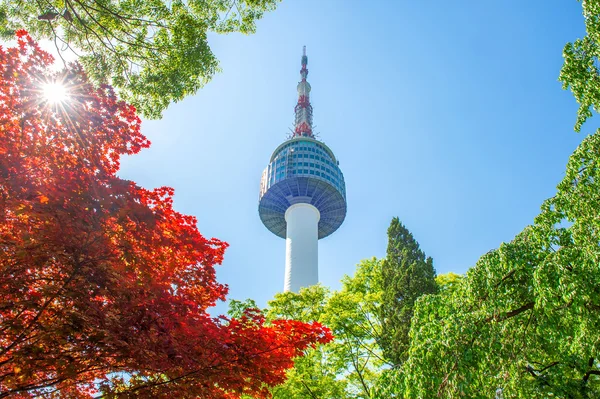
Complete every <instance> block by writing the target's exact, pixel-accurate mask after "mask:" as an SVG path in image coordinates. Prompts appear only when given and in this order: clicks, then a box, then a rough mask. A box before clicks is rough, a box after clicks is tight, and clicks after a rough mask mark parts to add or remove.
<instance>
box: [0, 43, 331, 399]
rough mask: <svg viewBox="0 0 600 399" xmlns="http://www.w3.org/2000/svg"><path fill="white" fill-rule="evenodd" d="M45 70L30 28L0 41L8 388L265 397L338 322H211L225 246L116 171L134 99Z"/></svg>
mask: <svg viewBox="0 0 600 399" xmlns="http://www.w3.org/2000/svg"><path fill="white" fill-rule="evenodd" d="M50 64H51V57H50V56H49V55H48V54H47V53H45V52H43V51H41V50H40V49H39V47H38V46H37V44H36V43H35V42H34V41H33V40H32V39H31V38H30V37H29V36H28V35H27V34H26V33H25V32H18V45H17V47H14V48H8V49H4V48H2V47H0V398H4V397H9V396H13V397H20V398H28V397H40V396H44V397H53V398H91V397H99V396H101V397H104V398H111V397H119V398H122V397H125V398H131V397H152V398H173V397H177V398H187V397H203V398H215V399H216V398H236V397H239V396H240V395H242V394H245V393H247V394H252V395H253V396H255V397H261V398H262V397H267V396H268V387H269V386H272V385H275V384H279V383H281V382H283V381H284V379H285V370H286V369H287V368H289V367H291V366H292V365H293V363H292V359H293V357H295V356H299V355H302V353H303V350H305V349H307V348H309V347H311V346H313V345H315V344H317V343H324V342H327V341H329V340H330V339H331V334H330V332H329V330H328V329H326V328H324V327H322V326H321V325H320V324H319V323H316V322H315V323H302V322H298V321H294V320H272V321H270V323H269V325H268V326H267V325H265V318H264V316H263V315H262V314H260V313H258V312H256V311H252V312H251V311H247V312H243V313H242V314H240V315H239V317H237V318H227V317H219V318H213V317H210V315H209V314H208V313H207V309H208V307H210V306H212V305H214V304H215V302H216V301H218V300H223V299H224V298H225V295H226V293H227V287H226V286H224V285H222V284H220V283H218V282H217V281H216V278H215V265H217V264H219V263H220V262H221V260H222V258H223V254H224V250H225V248H226V246H227V244H226V243H224V242H222V241H220V240H218V239H214V238H213V239H206V238H204V237H203V236H202V235H201V234H200V232H199V231H198V229H197V227H196V219H195V218H194V217H193V216H188V215H183V214H180V213H178V212H177V211H175V210H174V209H173V190H172V189H171V188H169V187H161V188H158V189H154V190H147V189H144V188H142V187H139V186H137V185H136V184H135V183H134V182H131V181H126V180H123V179H120V178H119V177H117V175H116V173H117V171H118V169H119V158H120V157H121V156H122V155H124V154H135V153H137V152H138V151H140V150H141V149H143V148H146V147H148V146H149V144H150V143H149V142H148V140H147V139H146V138H145V137H144V136H143V135H142V134H141V132H140V119H139V118H138V117H137V115H136V113H135V110H134V108H133V107H132V106H131V105H128V104H127V103H125V102H123V101H119V100H118V99H117V98H116V96H115V93H114V92H113V90H112V89H111V88H110V87H109V86H106V85H105V86H101V87H99V88H95V87H93V86H92V85H91V84H90V83H89V82H88V80H87V77H86V75H85V73H84V72H83V71H82V70H81V69H80V68H78V67H77V66H74V67H72V68H70V69H67V70H64V71H62V72H58V73H51V72H49V66H50ZM55 82H60V84H62V85H63V86H64V87H65V88H66V90H67V92H68V97H67V99H66V100H65V101H63V102H57V103H54V104H53V103H51V102H49V101H47V100H46V99H44V98H43V96H42V92H43V88H44V85H46V84H49V83H55Z"/></svg>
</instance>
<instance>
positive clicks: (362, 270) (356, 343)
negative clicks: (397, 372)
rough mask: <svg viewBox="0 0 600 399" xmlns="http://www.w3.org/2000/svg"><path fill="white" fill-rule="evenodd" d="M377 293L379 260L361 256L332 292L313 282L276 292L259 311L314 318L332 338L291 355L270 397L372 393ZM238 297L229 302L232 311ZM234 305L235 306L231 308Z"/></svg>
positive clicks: (347, 398)
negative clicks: (297, 289) (283, 379)
mask: <svg viewBox="0 0 600 399" xmlns="http://www.w3.org/2000/svg"><path fill="white" fill-rule="evenodd" d="M380 298H381V262H380V261H379V260H377V259H374V258H373V259H370V260H364V261H362V262H361V263H360V264H359V265H358V266H357V270H356V273H355V274H354V276H352V277H348V276H346V277H344V279H343V280H342V288H341V290H339V291H335V292H332V291H330V290H329V289H327V288H325V287H323V286H321V285H315V286H312V287H308V288H303V289H301V290H300V293H298V294H296V293H292V292H286V293H280V294H277V295H276V296H275V299H273V300H272V301H270V302H269V305H268V308H267V309H266V310H265V314H266V315H267V320H272V319H282V318H283V319H292V320H305V321H307V322H310V321H318V322H320V323H322V324H324V325H325V326H327V327H329V328H330V329H331V330H332V332H333V334H334V336H335V339H334V341H333V342H331V343H329V344H327V345H320V346H317V347H316V348H315V349H308V350H306V351H305V356H304V357H303V358H297V359H295V360H294V368H293V369H291V370H289V371H288V373H287V381H286V382H285V383H284V384H282V385H279V386H277V387H274V388H271V389H270V391H271V393H272V394H273V397H274V398H275V399H317V398H319V399H329V398H336V399H359V398H361V399H367V398H372V397H373V394H374V391H375V388H376V384H377V381H378V379H379V377H380V373H381V370H382V367H383V366H384V360H383V357H382V354H381V349H380V348H379V346H378V344H377V338H378V337H379V335H380V334H381V326H380V325H379V321H378V313H377V312H378V309H379V306H380ZM243 305H244V302H236V303H234V313H232V315H235V314H236V313H235V312H238V311H239V309H240V306H242V307H243ZM235 309H237V310H235Z"/></svg>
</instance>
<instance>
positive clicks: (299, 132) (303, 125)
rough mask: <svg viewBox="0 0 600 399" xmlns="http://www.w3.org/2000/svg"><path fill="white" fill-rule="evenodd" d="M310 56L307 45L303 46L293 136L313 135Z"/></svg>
mask: <svg viewBox="0 0 600 399" xmlns="http://www.w3.org/2000/svg"><path fill="white" fill-rule="evenodd" d="M307 64H308V57H307V56H306V46H304V47H303V48H302V69H300V77H301V78H302V80H301V81H300V83H298V104H296V107H295V108H294V111H295V112H296V121H295V128H294V135H293V137H310V138H314V136H313V131H312V129H313V124H312V118H313V115H312V112H313V109H312V105H310V84H309V83H308V82H307V81H306V76H307V75H308V68H306V65H307Z"/></svg>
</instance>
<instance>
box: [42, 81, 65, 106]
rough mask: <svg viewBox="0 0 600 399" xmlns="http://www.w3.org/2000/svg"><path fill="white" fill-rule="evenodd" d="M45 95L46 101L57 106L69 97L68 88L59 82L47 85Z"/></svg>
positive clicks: (44, 88) (44, 90) (44, 87)
mask: <svg viewBox="0 0 600 399" xmlns="http://www.w3.org/2000/svg"><path fill="white" fill-rule="evenodd" d="M42 90H43V94H44V98H45V99H46V101H48V102H49V103H53V104H57V103H62V102H64V101H65V100H67V98H68V97H69V93H68V92H67V88H66V87H65V85H63V84H62V83H59V82H49V83H45V84H44V86H43V88H42Z"/></svg>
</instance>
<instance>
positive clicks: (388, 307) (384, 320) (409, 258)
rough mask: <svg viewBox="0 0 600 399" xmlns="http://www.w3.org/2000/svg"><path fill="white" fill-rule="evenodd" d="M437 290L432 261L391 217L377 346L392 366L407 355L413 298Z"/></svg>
mask: <svg viewBox="0 0 600 399" xmlns="http://www.w3.org/2000/svg"><path fill="white" fill-rule="evenodd" d="M437 289H438V288H437V284H436V282H435V269H434V268H433V260H432V259H431V258H430V257H425V253H424V252H423V251H421V249H420V248H419V243H418V242H417V241H416V240H415V239H414V237H413V235H412V234H411V232H410V231H408V229H407V228H406V227H404V225H403V224H402V223H401V222H400V220H399V219H398V218H397V217H396V218H394V219H392V222H391V224H390V227H389V228H388V247H387V257H386V259H385V260H384V261H383V263H382V301H381V302H382V303H381V309H380V317H381V324H382V326H383V332H382V334H381V337H380V345H381V347H382V348H383V353H384V356H385V358H386V359H387V360H389V361H390V362H391V363H392V364H393V365H394V366H396V367H397V366H399V365H400V364H402V363H403V362H404V361H405V360H406V358H407V356H408V347H409V344H410V340H409V336H408V332H409V331H410V325H411V319H412V317H413V308H414V304H415V301H416V300H417V299H418V298H419V297H420V296H422V295H424V294H434V293H436V292H437Z"/></svg>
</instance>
